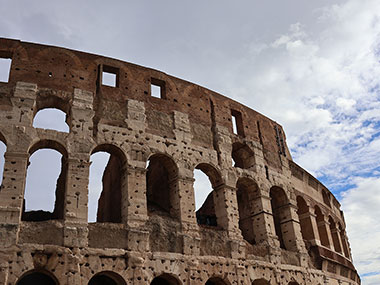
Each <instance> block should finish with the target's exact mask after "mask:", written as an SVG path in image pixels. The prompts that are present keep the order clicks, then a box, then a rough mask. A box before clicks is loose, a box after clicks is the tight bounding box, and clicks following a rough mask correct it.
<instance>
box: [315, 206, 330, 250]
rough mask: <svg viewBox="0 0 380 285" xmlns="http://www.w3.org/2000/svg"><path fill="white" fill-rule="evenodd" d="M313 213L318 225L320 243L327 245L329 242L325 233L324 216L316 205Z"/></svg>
mask: <svg viewBox="0 0 380 285" xmlns="http://www.w3.org/2000/svg"><path fill="white" fill-rule="evenodd" d="M315 215H316V216H317V217H316V219H317V225H318V233H319V238H320V240H321V244H322V245H323V246H326V247H329V246H330V242H329V238H328V234H327V229H326V223H325V217H324V216H323V214H322V211H321V209H320V208H319V207H318V206H315Z"/></svg>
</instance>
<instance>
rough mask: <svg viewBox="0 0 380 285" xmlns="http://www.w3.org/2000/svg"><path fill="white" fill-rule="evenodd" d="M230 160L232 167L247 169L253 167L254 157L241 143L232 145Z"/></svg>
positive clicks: (248, 148) (247, 147) (249, 149)
mask: <svg viewBox="0 0 380 285" xmlns="http://www.w3.org/2000/svg"><path fill="white" fill-rule="evenodd" d="M232 159H233V161H234V162H235V164H234V167H239V168H243V169H248V168H250V167H252V166H254V165H255V155H254V153H253V151H252V150H251V148H250V147H249V146H247V145H246V144H243V143H241V142H235V143H233V144H232Z"/></svg>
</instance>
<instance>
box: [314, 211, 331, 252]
mask: <svg viewBox="0 0 380 285" xmlns="http://www.w3.org/2000/svg"><path fill="white" fill-rule="evenodd" d="M329 225H330V223H329V222H328V218H326V217H325V216H323V220H322V221H319V222H318V231H319V236H320V239H321V244H322V245H323V246H326V247H327V248H330V249H332V250H333V249H334V245H333V240H332V236H331V232H330V226H329ZM322 239H325V240H326V242H327V243H328V245H327V244H323V242H322Z"/></svg>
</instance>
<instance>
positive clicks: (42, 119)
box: [33, 108, 70, 133]
mask: <svg viewBox="0 0 380 285" xmlns="http://www.w3.org/2000/svg"><path fill="white" fill-rule="evenodd" d="M66 117H67V116H66V114H65V112H63V111H61V110H59V109H55V108H46V109H43V110H40V111H38V112H37V113H36V115H35V116H34V119H33V127H35V128H41V129H49V130H56V131H59V132H66V133H68V132H70V127H69V125H68V124H67V123H66Z"/></svg>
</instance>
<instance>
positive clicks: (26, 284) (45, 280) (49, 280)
mask: <svg viewBox="0 0 380 285" xmlns="http://www.w3.org/2000/svg"><path fill="white" fill-rule="evenodd" d="M37 284H38V285H58V281H57V279H56V278H55V277H54V276H52V275H51V274H49V273H45V272H39V271H33V272H30V273H26V274H25V275H24V276H22V277H21V278H20V279H19V280H18V281H17V283H16V285H37Z"/></svg>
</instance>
